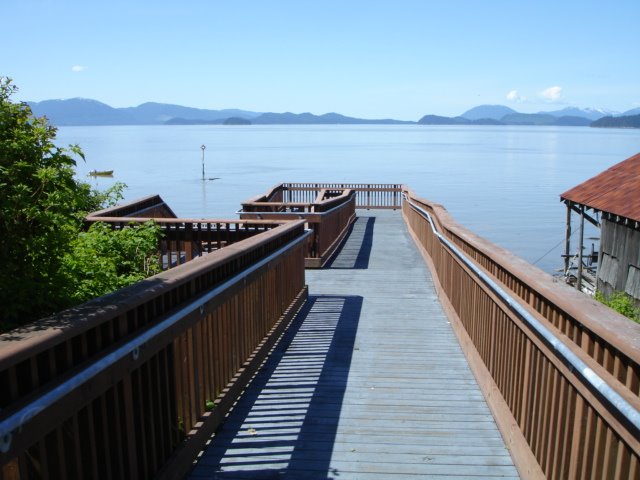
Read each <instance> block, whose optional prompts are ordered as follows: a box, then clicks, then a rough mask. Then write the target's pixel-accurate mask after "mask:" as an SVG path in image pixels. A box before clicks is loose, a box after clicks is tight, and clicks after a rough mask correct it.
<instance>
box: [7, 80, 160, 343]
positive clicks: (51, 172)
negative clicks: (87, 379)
mask: <svg viewBox="0 0 640 480" xmlns="http://www.w3.org/2000/svg"><path fill="white" fill-rule="evenodd" d="M16 90H17V89H16V87H15V86H14V85H13V84H12V83H11V80H10V79H8V78H5V77H0V265H1V266H2V268H0V305H1V306H2V307H1V308H0V331H2V330H8V329H10V328H13V327H15V326H18V325H22V324H25V323H27V322H30V321H32V320H35V319H37V318H40V317H43V316H45V315H49V314H51V313H54V312H56V311H59V310H61V309H62V308H65V307H68V306H70V305H72V304H74V302H75V303H77V301H81V299H87V298H88V295H90V292H100V294H101V293H104V289H103V288H102V287H99V286H98V284H100V285H110V286H112V287H113V288H119V287H120V286H122V285H124V284H125V283H126V282H133V281H136V280H137V279H139V278H140V275H141V273H140V272H141V271H144V272H147V273H153V272H154V271H155V270H154V269H155V266H152V265H151V264H152V263H153V260H154V258H155V257H153V256H149V257H148V258H146V260H144V261H141V260H140V255H145V254H148V252H149V248H148V245H149V243H150V238H151V237H152V236H154V235H155V238H156V240H157V235H158V232H157V229H156V227H152V226H146V227H144V228H141V229H125V230H123V232H122V233H120V232H118V233H113V236H111V235H110V234H109V233H107V231H106V229H105V228H104V227H103V226H102V227H95V229H93V231H91V232H89V233H87V234H81V235H80V237H78V235H79V233H80V232H81V230H82V227H83V220H84V217H85V216H86V214H87V213H88V212H91V211H94V210H97V209H100V208H104V207H105V206H109V205H113V204H114V203H115V202H116V201H117V200H119V199H120V198H122V190H123V189H124V187H125V186H124V184H116V185H115V186H114V187H112V188H111V189H109V190H107V191H105V192H98V191H96V190H94V189H92V188H91V186H90V185H88V184H87V183H84V182H80V181H78V180H76V179H75V178H74V175H75V167H76V158H81V159H84V155H83V153H82V151H81V150H80V148H79V147H78V146H74V145H72V146H69V147H68V148H66V149H65V148H60V147H57V146H56V145H55V144H54V140H55V136H56V129H55V128H54V127H53V126H51V125H49V123H48V121H47V119H46V118H34V117H33V115H32V112H31V109H30V108H29V106H28V105H27V104H25V103H14V102H12V100H11V97H12V95H14V94H15V92H16ZM138 234H139V235H140V238H139V239H138V238H133V237H136V235H138ZM98 239H100V240H101V241H103V240H104V241H106V246H105V247H98V246H97V245H96V242H97V240H98ZM107 239H108V240H107ZM156 245H157V243H156ZM90 251H93V252H96V254H95V258H91V255H90V254H89V253H88V252H90ZM98 251H100V252H101V253H102V254H103V256H102V257H101V256H99V255H98V254H97V252H98ZM116 252H118V255H119V256H118V257H117V260H115V262H117V263H118V268H116V273H117V275H119V276H121V277H122V278H121V279H119V280H117V281H116V280H114V279H113V278H111V277H109V279H108V281H106V280H105V281H104V282H91V281H89V280H88V278H89V277H90V276H92V275H96V276H102V274H101V273H99V269H100V268H99V267H102V266H106V265H107V264H108V263H109V262H107V261H106V260H105V258H104V255H111V254H113V255H116ZM143 252H144V253H143ZM129 254H131V255H132V256H131V257H128V256H127V255H129ZM73 255H78V258H77V259H72V258H71V257H73ZM125 257H126V259H125ZM80 258H82V259H84V260H80ZM100 262H103V264H104V265H103V264H101V263H100ZM145 262H146V263H145ZM111 263H113V262H111ZM134 264H135V266H134ZM139 265H142V266H141V267H139ZM110 275H112V273H108V275H107V276H110ZM77 279H80V280H77ZM76 284H77V285H78V287H79V290H80V291H74V288H75V285H76Z"/></svg>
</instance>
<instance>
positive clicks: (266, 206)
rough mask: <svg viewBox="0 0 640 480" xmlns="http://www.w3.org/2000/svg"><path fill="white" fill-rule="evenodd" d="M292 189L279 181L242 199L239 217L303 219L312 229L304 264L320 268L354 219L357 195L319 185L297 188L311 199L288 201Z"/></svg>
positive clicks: (342, 238)
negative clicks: (307, 200)
mask: <svg viewBox="0 0 640 480" xmlns="http://www.w3.org/2000/svg"><path fill="white" fill-rule="evenodd" d="M288 192H290V190H288V189H287V188H285V187H283V186H281V185H279V186H276V187H274V188H273V189H272V190H270V191H269V192H268V193H267V194H265V195H260V196H258V197H255V198H253V199H251V200H248V201H246V202H243V203H242V209H241V210H240V211H239V212H238V213H239V214H240V218H241V219H243V220H248V219H253V220H257V219H264V220H272V221H275V220H280V221H285V220H293V219H304V221H305V222H306V226H307V228H309V229H310V230H311V231H312V235H311V237H310V238H309V242H308V244H307V253H306V257H305V265H306V267H307V268H320V267H322V265H324V264H325V263H326V262H327V260H328V259H329V258H331V256H332V255H333V253H334V252H335V251H336V249H337V248H338V247H339V246H340V244H341V242H342V241H343V240H344V238H345V237H346V235H347V233H348V231H349V227H350V226H351V224H352V223H353V222H354V221H355V218H356V214H355V209H356V195H355V192H354V191H353V190H349V189H339V188H320V189H313V188H311V189H308V190H302V189H299V190H296V192H298V193H299V194H300V196H303V195H302V194H304V196H305V197H306V198H312V200H310V201H309V202H308V203H303V202H298V201H295V202H292V201H289V197H290V195H289V194H288Z"/></svg>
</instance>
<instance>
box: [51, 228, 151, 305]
mask: <svg viewBox="0 0 640 480" xmlns="http://www.w3.org/2000/svg"><path fill="white" fill-rule="evenodd" d="M160 234H161V232H160V227H158V226H157V225H156V224H155V223H154V222H153V221H149V222H147V223H145V224H143V225H131V226H129V227H127V228H123V229H120V230H114V229H112V228H111V226H109V225H107V224H106V223H102V222H98V223H94V224H93V225H91V227H90V228H89V230H88V231H86V232H82V233H80V234H79V235H78V236H77V237H76V238H75V239H74V240H73V241H72V242H71V246H70V247H71V248H70V250H69V252H67V254H66V255H65V256H64V257H63V261H62V273H63V275H64V276H65V277H66V279H67V282H66V285H67V288H68V291H67V293H66V297H67V299H69V300H70V301H71V302H72V303H74V304H77V303H82V302H85V301H87V300H90V299H91V298H95V297H99V296H101V295H105V294H107V293H110V292H113V291H115V290H118V289H119V288H122V287H125V286H127V285H131V284H133V283H136V282H139V281H140V280H143V279H145V278H147V277H149V276H151V275H155V274H156V273H159V272H160V270H161V269H160V259H159V255H158V240H159V238H160Z"/></svg>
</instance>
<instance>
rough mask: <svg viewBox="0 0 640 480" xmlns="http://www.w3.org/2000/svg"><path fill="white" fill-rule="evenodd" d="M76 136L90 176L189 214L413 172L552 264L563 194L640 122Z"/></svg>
mask: <svg viewBox="0 0 640 480" xmlns="http://www.w3.org/2000/svg"><path fill="white" fill-rule="evenodd" d="M76 143H77V144H79V145H80V146H81V147H82V149H83V150H84V152H85V154H86V163H82V162H81V163H80V164H79V165H78V169H77V170H78V175H79V177H82V178H86V179H89V177H87V176H86V175H87V173H88V172H89V171H90V170H93V169H97V170H112V169H113V170H114V171H115V173H114V178H113V179H92V180H89V181H90V182H92V183H94V184H95V185H96V186H98V187H100V188H104V187H107V186H109V185H111V184H112V183H113V182H115V181H121V182H124V183H126V184H127V185H128V189H127V191H126V198H127V199H131V200H133V199H135V198H139V197H142V196H145V195H149V194H154V193H158V194H160V195H161V196H162V197H163V198H164V199H165V201H167V202H168V203H169V205H170V206H171V207H172V208H173V210H174V211H175V212H176V213H177V214H178V215H179V216H183V217H193V218H203V217H207V218H237V216H236V215H235V214H234V212H235V211H236V210H237V209H238V208H239V207H240V203H241V202H242V201H243V200H246V199H247V198H249V197H252V196H255V195H258V194H260V193H263V192H264V191H266V190H267V189H268V188H269V187H270V186H272V185H275V184H278V183H282V182H359V183H360V182H361V183H404V184H407V185H409V186H410V187H411V188H412V189H413V190H414V191H415V192H416V193H417V194H418V195H420V196H422V197H424V198H427V199H429V200H432V201H435V202H437V203H441V204H443V205H444V206H445V207H446V208H447V209H448V210H449V212H450V213H451V214H452V215H453V217H454V218H455V219H456V220H457V221H458V222H459V223H461V224H462V225H464V226H466V227H468V228H469V229H471V230H472V231H474V232H475V233H477V234H479V235H481V236H483V237H485V238H487V239H489V240H491V241H492V242H494V243H496V244H499V245H501V246H503V247H505V248H507V249H509V250H511V251H512V252H514V253H515V254H517V255H519V256H520V257H523V258H524V259H526V260H528V261H529V262H532V263H533V262H535V263H536V265H537V266H538V267H540V268H542V269H543V270H546V271H548V272H550V273H552V272H553V271H554V269H556V268H557V267H559V266H560V265H561V258H560V254H561V249H562V246H561V245H559V244H560V243H561V242H562V240H563V238H564V222H565V214H566V213H565V212H566V211H565V208H564V206H563V204H561V203H560V201H559V194H560V193H562V192H564V191H565V190H567V189H569V188H571V187H572V186H574V185H576V184H578V183H580V182H582V181H584V180H586V179H588V178H590V177H591V176H593V175H595V174H597V173H599V172H600V171H602V170H604V169H606V168H608V167H610V166H611V165H613V164H615V163H617V162H619V161H621V160H624V159H626V158H628V157H630V156H631V155H633V154H636V153H638V152H640V131H639V130H618V129H593V128H577V127H576V128H571V127H504V126H500V127H492V126H487V127H480V126H471V127H464V126H419V125H407V126H404V125H402V126H396V125H393V126H389V125H375V126H368V125H367V126H363V125H357V126H345V125H335V126H334V125H331V126H320V125H312V126H281V125H278V126H241V127H238V126H236V127H232V126H115V127H63V128H60V129H59V130H58V144H59V145H61V146H66V145H67V144H76ZM202 144H204V145H206V151H205V174H206V177H207V178H215V177H217V178H216V179H215V180H207V181H205V182H202V180H201V170H202V151H201V149H200V146H201V145H202ZM576 224H577V223H576ZM590 235H593V233H590ZM555 245H558V246H557V247H556V248H553V247H554V246H555ZM550 250H551V251H550ZM545 254H546V255H545Z"/></svg>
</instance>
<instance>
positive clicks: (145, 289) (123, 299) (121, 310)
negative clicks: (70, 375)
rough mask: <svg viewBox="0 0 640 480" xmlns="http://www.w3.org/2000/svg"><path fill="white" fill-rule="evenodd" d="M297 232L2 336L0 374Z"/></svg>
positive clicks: (249, 244)
mask: <svg viewBox="0 0 640 480" xmlns="http://www.w3.org/2000/svg"><path fill="white" fill-rule="evenodd" d="M267 223H269V222H267ZM270 223H272V224H273V223H274V222H270ZM298 229H299V230H300V231H301V232H302V231H303V230H304V222H303V221H301V220H295V221H289V222H282V223H281V224H280V225H278V226H277V227H275V228H273V229H271V230H268V231H266V232H263V233H261V234H260V235H255V236H252V237H250V238H247V239H244V240H241V241H239V242H236V243H233V244H231V245H229V246H228V247H225V248H223V249H220V250H216V251H213V252H211V253H208V254H207V255H204V256H201V257H198V258H195V259H193V260H191V261H189V262H187V263H184V264H182V265H179V266H177V267H175V268H172V269H170V270H166V271H164V272H162V273H159V274H157V275H154V276H153V277H150V278H147V279H146V280H142V281H141V282H138V283H135V284H133V285H130V286H128V287H125V288H122V289H120V290H117V291H115V292H113V293H111V294H108V295H104V296H102V297H98V298H95V299H93V300H89V301H88V302H86V303H84V304H82V305H79V306H77V307H73V308H70V309H68V310H65V311H63V312H61V313H59V314H57V315H53V316H51V317H48V318H44V319H41V320H38V321H36V322H33V323H31V324H29V325H26V326H24V327H20V328H17V329H15V330H12V331H10V332H8V333H5V334H2V335H0V370H3V369H6V368H8V367H9V366H10V365H15V364H17V363H19V362H21V361H22V360H24V359H26V358H29V357H31V356H34V355H37V354H38V353H39V352H41V351H43V350H46V349H47V348H50V347H52V346H53V345H56V344H58V343H60V342H62V341H64V340H67V339H69V338H71V337H74V336H76V335H79V334H81V333H83V332H85V331H87V330H89V329H91V328H93V327H96V326H98V325H100V324H102V323H103V322H106V321H108V320H111V319H113V318H115V317H118V316H119V315H122V314H125V313H126V312H128V311H130V310H132V309H135V308H137V307H138V306H140V305H143V304H145V303H146V302H149V301H150V300H152V299H154V298H157V297H159V296H160V295H162V294H163V293H165V292H168V291H170V290H172V289H174V288H176V287H178V286H180V285H182V284H184V283H186V282H188V281H190V280H191V279H193V278H194V277H197V276H199V275H201V274H204V273H206V272H207V271H210V270H213V269H215V268H217V267H219V266H222V265H225V264H228V263H229V262H232V261H233V260H235V259H237V258H239V257H241V256H242V255H244V254H245V253H246V252H247V251H249V250H252V249H257V248H259V247H261V246H263V245H266V244H268V243H269V242H271V241H272V240H274V239H276V238H277V237H280V236H285V235H287V234H289V233H291V232H294V231H295V230H298Z"/></svg>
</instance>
